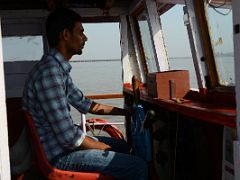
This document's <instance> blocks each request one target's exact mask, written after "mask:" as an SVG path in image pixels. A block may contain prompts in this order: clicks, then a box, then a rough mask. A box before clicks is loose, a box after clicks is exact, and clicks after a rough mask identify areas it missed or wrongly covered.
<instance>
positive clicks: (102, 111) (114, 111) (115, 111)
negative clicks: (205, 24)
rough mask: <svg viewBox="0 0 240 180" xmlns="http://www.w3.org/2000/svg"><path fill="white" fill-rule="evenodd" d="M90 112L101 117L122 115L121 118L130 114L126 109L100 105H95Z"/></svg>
mask: <svg viewBox="0 0 240 180" xmlns="http://www.w3.org/2000/svg"><path fill="white" fill-rule="evenodd" d="M89 112H90V113H92V114H99V115H121V116H125V115H127V113H128V112H127V110H126V109H122V108H118V107H113V106H108V105H104V104H98V103H93V104H92V106H91V108H90V111H89Z"/></svg>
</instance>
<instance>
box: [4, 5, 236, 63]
mask: <svg viewBox="0 0 240 180" xmlns="http://www.w3.org/2000/svg"><path fill="white" fill-rule="evenodd" d="M209 16H210V20H211V25H212V26H211V32H213V33H214V43H216V44H218V45H219V43H218V40H222V44H220V45H221V46H218V47H216V49H217V50H219V51H222V52H231V51H232V49H233V45H232V24H231V20H230V18H231V14H230V16H222V15H219V14H217V13H216V12H215V11H210V13H209ZM216 16H217V17H218V21H216V20H212V19H213V17H216ZM161 23H162V29H163V36H164V41H165V44H166V47H167V54H168V56H169V57H186V56H187V57H190V56H191V51H190V46H189V40H188V34H187V29H186V26H184V22H183V6H182V5H177V6H174V7H173V8H172V9H170V10H169V11H168V12H166V13H165V14H163V15H162V16H161ZM83 27H84V29H85V31H84V32H85V34H86V36H87V37H88V41H87V42H86V44H85V48H84V49H83V54H82V55H81V56H74V57H73V59H74V60H92V59H96V60H98V59H120V58H121V49H120V31H119V23H104V24H102V23H98V24H91V23H85V24H83ZM222 30H223V31H222ZM41 41H42V39H41V37H37V38H32V37H20V38H19V37H18V38H16V37H10V38H5V39H3V56H4V59H7V60H10V61H12V60H16V61H18V60H23V59H24V60H28V59H29V60H31V59H34V60H38V59H40V58H41V56H42V54H43V51H41V50H42V49H43V46H42V44H41ZM219 42H221V41H219ZM219 47H221V48H219ZM12 52H14V53H12Z"/></svg>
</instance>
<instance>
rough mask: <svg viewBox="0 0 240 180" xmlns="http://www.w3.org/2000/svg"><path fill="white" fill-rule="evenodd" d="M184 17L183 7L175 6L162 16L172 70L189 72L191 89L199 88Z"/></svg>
mask: <svg viewBox="0 0 240 180" xmlns="http://www.w3.org/2000/svg"><path fill="white" fill-rule="evenodd" d="M183 16H184V12H183V5H175V6H173V7H172V8H171V9H170V10H168V11H167V12H165V13H164V14H162V15H161V16H160V18H161V24H162V29H163V35H164V41H165V44H166V50H167V54H168V58H169V65H170V70H188V71H189V75H190V87H191V88H198V85H197V80H196V72H195V68H194V65H193V59H192V55H191V49H190V45H189V40H188V34H187V28H186V27H185V26H184V21H183Z"/></svg>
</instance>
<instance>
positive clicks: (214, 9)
mask: <svg viewBox="0 0 240 180" xmlns="http://www.w3.org/2000/svg"><path fill="white" fill-rule="evenodd" d="M231 9H232V8H231V6H230V5H228V6H226V5H225V4H220V5H219V4H218V5H216V4H211V3H209V4H207V9H206V10H207V17H208V27H209V32H210V36H211V42H212V48H213V52H214V57H215V63H216V68H217V73H218V77H219V84H220V85H222V86H234V85H235V78H234V55H233V29H232V27H233V24H232V11H231Z"/></svg>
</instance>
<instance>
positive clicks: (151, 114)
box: [141, 110, 156, 130]
mask: <svg viewBox="0 0 240 180" xmlns="http://www.w3.org/2000/svg"><path fill="white" fill-rule="evenodd" d="M155 114H156V113H155V111H153V110H148V111H147V113H146V115H145V118H144V120H143V122H142V127H141V130H142V129H143V128H148V127H149V126H150V124H151V122H152V120H153V119H154V117H155Z"/></svg>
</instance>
